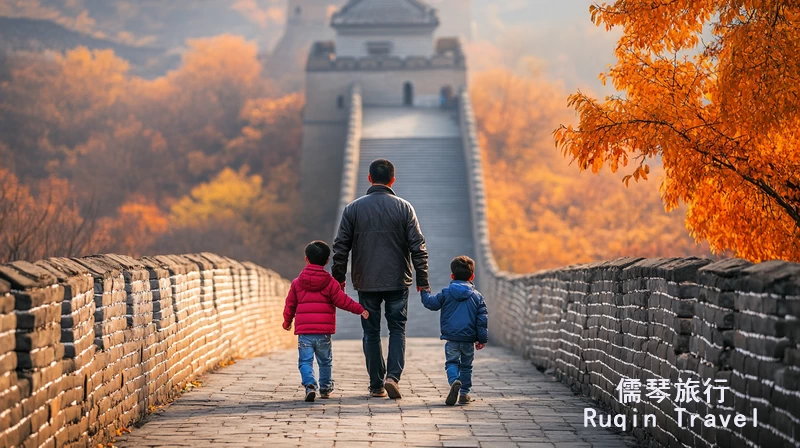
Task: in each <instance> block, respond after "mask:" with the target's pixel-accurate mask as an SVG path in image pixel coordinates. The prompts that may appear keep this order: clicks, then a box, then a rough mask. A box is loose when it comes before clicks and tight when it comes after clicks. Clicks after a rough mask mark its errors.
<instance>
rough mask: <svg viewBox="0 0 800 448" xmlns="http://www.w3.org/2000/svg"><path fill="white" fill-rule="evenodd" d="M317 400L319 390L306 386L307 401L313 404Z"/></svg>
mask: <svg viewBox="0 0 800 448" xmlns="http://www.w3.org/2000/svg"><path fill="white" fill-rule="evenodd" d="M315 398H317V388H316V387H314V386H306V401H307V402H309V403H310V402H312V401H314V399H315Z"/></svg>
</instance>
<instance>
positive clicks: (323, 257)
mask: <svg viewBox="0 0 800 448" xmlns="http://www.w3.org/2000/svg"><path fill="white" fill-rule="evenodd" d="M330 256H331V248H330V246H328V245H327V244H326V243H325V241H312V242H310V243H308V246H306V258H308V262H309V263H311V264H316V265H318V266H325V265H326V264H328V258H330Z"/></svg>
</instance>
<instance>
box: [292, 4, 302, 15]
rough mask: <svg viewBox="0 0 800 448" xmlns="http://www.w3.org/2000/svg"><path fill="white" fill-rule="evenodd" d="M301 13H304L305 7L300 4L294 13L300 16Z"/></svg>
mask: <svg viewBox="0 0 800 448" xmlns="http://www.w3.org/2000/svg"><path fill="white" fill-rule="evenodd" d="M301 14H303V8H301V7H299V6H298V7H297V8H294V15H296V16H299V15H301Z"/></svg>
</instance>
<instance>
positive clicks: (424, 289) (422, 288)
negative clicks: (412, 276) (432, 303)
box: [417, 286, 431, 292]
mask: <svg viewBox="0 0 800 448" xmlns="http://www.w3.org/2000/svg"><path fill="white" fill-rule="evenodd" d="M422 291H428V292H431V287H430V286H417V292H422Z"/></svg>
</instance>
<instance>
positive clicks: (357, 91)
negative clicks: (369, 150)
mask: <svg viewBox="0 0 800 448" xmlns="http://www.w3.org/2000/svg"><path fill="white" fill-rule="evenodd" d="M347 107H348V108H349V112H350V114H349V116H348V119H347V140H346V142H345V147H344V161H343V164H342V185H341V193H340V194H339V207H338V209H337V211H336V221H334V222H335V223H336V228H337V230H338V228H339V227H338V226H339V221H341V220H342V213H343V212H344V208H345V207H347V204H349V203H351V202H352V201H353V200H355V198H356V189H357V188H358V164H359V162H360V161H361V133H362V125H363V106H362V100H361V87H360V86H359V85H358V84H353V86H352V87H351V89H350V102H349V103H348V106H347ZM335 238H336V235H335V234H334V239H335Z"/></svg>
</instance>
